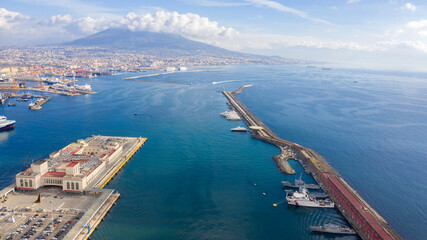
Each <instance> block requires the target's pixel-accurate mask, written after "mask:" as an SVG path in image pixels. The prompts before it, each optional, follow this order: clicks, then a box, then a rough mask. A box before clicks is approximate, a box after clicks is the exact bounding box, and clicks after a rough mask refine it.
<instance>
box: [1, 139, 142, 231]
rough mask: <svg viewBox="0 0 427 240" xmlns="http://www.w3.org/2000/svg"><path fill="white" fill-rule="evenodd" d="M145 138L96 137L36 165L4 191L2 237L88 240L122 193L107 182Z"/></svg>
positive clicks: (32, 165)
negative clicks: (106, 187) (110, 186)
mask: <svg viewBox="0 0 427 240" xmlns="http://www.w3.org/2000/svg"><path fill="white" fill-rule="evenodd" d="M145 141H146V138H141V137H138V138H131V137H111V136H99V135H94V136H91V137H89V138H87V139H84V140H78V141H76V142H74V143H71V144H69V145H67V146H66V147H64V148H62V149H61V150H59V151H56V152H53V153H51V154H50V155H49V157H48V158H46V159H43V160H40V161H37V162H35V163H32V164H31V166H30V167H29V168H27V169H25V170H23V171H22V172H20V173H18V174H17V175H16V183H15V184H12V185H11V186H9V187H7V188H5V189H3V190H2V191H0V198H1V199H2V203H1V207H0V212H1V213H0V227H1V229H2V233H1V237H2V239H24V238H25V239H88V238H89V237H90V235H91V234H92V233H93V231H94V230H95V229H96V228H97V226H98V225H99V224H100V222H101V221H102V219H103V218H104V216H105V215H106V214H107V213H108V211H109V209H110V208H111V207H112V206H113V205H114V204H115V202H116V201H117V199H118V198H119V196H120V194H119V193H118V192H116V191H115V190H114V189H104V186H105V185H106V184H108V182H109V181H110V180H111V179H112V178H113V177H114V175H115V174H116V173H117V172H118V171H119V170H120V169H121V168H122V167H123V166H124V164H125V163H126V162H127V161H128V160H129V159H130V158H131V157H132V156H133V155H134V154H135V152H136V151H137V150H138V149H139V148H140V147H141V146H142V145H143V144H144V143H145Z"/></svg>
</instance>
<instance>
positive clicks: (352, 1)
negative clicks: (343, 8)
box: [347, 0, 362, 4]
mask: <svg viewBox="0 0 427 240" xmlns="http://www.w3.org/2000/svg"><path fill="white" fill-rule="evenodd" d="M360 1H362V0H348V1H347V3H349V4H350V3H357V2H360Z"/></svg>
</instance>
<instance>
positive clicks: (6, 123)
mask: <svg viewBox="0 0 427 240" xmlns="http://www.w3.org/2000/svg"><path fill="white" fill-rule="evenodd" d="M15 122H16V121H15V120H7V118H6V117H5V116H0V131H2V130H6V129H9V128H13V127H15Z"/></svg>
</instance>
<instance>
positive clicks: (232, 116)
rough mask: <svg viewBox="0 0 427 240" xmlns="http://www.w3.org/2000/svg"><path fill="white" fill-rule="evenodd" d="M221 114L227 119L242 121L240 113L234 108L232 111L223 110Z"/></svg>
mask: <svg viewBox="0 0 427 240" xmlns="http://www.w3.org/2000/svg"><path fill="white" fill-rule="evenodd" d="M220 115H221V116H223V117H225V118H227V120H230V121H240V120H241V119H240V117H239V114H237V112H236V111H234V110H232V111H230V112H228V111H225V112H222V113H221V114H220Z"/></svg>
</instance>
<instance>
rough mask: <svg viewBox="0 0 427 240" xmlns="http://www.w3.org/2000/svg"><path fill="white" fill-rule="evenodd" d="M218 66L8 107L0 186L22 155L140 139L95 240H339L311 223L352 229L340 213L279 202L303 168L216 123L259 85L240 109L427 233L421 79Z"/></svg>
mask: <svg viewBox="0 0 427 240" xmlns="http://www.w3.org/2000/svg"><path fill="white" fill-rule="evenodd" d="M215 69H216V68H215ZM218 69H219V68H218ZM220 69H221V70H220V71H212V72H198V73H179V74H171V75H163V76H157V77H154V78H150V79H153V80H154V79H156V80H163V81H175V82H179V81H182V82H192V83H193V85H192V86H187V85H177V84H165V83H147V82H138V81H122V80H121V78H123V77H127V76H135V75H138V74H123V75H120V76H102V77H100V78H94V79H86V80H84V81H83V82H88V83H90V84H91V85H92V88H93V89H94V90H95V91H98V92H99V93H98V94H96V95H91V96H75V97H68V96H54V97H53V98H52V99H51V100H50V101H49V102H48V103H46V104H45V105H44V106H43V108H42V109H41V110H40V111H30V110H28V108H27V105H28V103H20V102H18V103H17V106H16V107H7V106H4V107H1V108H0V115H3V114H4V115H6V116H7V117H8V118H10V119H15V120H17V127H16V128H15V129H14V130H12V131H7V132H1V133H0V156H1V159H0V168H1V169H2V170H3V174H2V175H1V176H0V185H1V186H3V187H4V186H7V185H8V184H10V183H12V182H13V177H14V175H15V174H16V173H17V172H18V171H19V170H20V168H21V166H22V164H23V162H24V161H25V158H26V156H27V153H28V152H31V156H32V158H33V159H35V160H38V159H41V158H43V157H46V156H47V155H48V154H49V153H51V152H53V151H55V150H58V149H60V148H62V147H63V146H65V145H67V144H68V143H70V142H72V141H75V140H76V139H79V138H84V137H87V136H90V135H92V134H102V135H118V136H143V137H147V138H148V141H147V142H146V144H145V145H144V146H143V147H142V148H141V150H140V151H139V152H138V153H137V154H136V155H135V156H134V157H133V158H132V159H131V160H130V162H129V164H127V165H126V166H125V167H124V168H123V170H122V171H120V172H119V173H118V175H117V176H116V177H115V178H114V179H113V180H112V181H111V182H110V183H109V184H108V185H107V187H108V188H114V189H117V191H119V192H120V193H121V195H122V197H121V198H120V199H119V201H118V204H117V205H116V206H115V207H114V208H113V209H112V210H111V212H110V213H109V214H108V215H107V216H106V218H105V221H104V222H102V224H101V225H100V226H99V228H98V230H96V232H95V233H94V235H93V237H92V239H166V238H169V239H335V237H334V236H331V235H319V234H312V233H310V232H309V231H308V226H310V225H316V224H322V223H325V222H329V221H330V220H333V221H334V222H337V223H341V224H347V223H346V221H345V219H343V218H342V217H341V216H340V214H339V212H338V211H337V210H335V209H332V210H330V209H329V210H318V209H304V208H294V207H288V206H287V205H286V203H282V204H279V206H278V207H276V208H274V207H273V206H272V204H273V203H277V202H280V201H282V200H283V199H284V195H285V192H284V190H283V189H282V188H281V183H280V181H282V180H291V181H292V180H293V179H294V178H296V177H299V173H300V172H303V169H302V168H301V166H299V164H298V163H296V162H291V164H292V166H293V167H295V169H296V170H297V172H298V174H297V175H296V176H290V177H289V176H286V175H283V174H281V173H279V172H278V170H277V168H276V166H275V164H274V162H273V160H272V158H271V157H272V156H273V155H275V154H277V153H278V152H279V151H278V149H277V148H275V147H274V146H271V145H269V144H266V143H263V142H260V141H258V140H255V139H253V138H252V137H251V136H250V134H249V133H246V134H241V133H231V132H230V131H229V129H230V128H232V127H236V126H238V125H242V124H243V123H242V122H240V123H236V122H228V121H226V120H225V119H223V118H221V117H220V116H219V113H221V112H223V111H225V110H226V109H227V108H226V104H225V101H226V100H225V98H224V97H223V96H222V95H221V94H219V93H217V92H216V91H217V90H221V89H222V88H223V87H225V88H226V89H237V88H239V87H240V86H242V85H244V84H249V83H251V84H253V85H254V86H253V87H252V88H249V89H248V90H246V91H245V92H243V93H242V94H241V95H239V99H241V100H242V102H243V103H244V104H246V105H247V106H248V107H249V109H251V110H252V111H253V112H254V113H255V114H256V115H257V116H258V117H259V118H260V119H261V120H263V121H264V123H265V124H267V125H268V126H269V127H270V128H271V129H272V130H273V131H275V132H276V133H277V135H279V136H281V137H282V138H284V139H287V140H291V141H294V142H297V143H300V144H303V145H305V146H307V147H310V148H312V149H314V150H316V151H317V152H319V153H320V154H322V155H323V156H324V157H325V158H326V159H327V160H328V161H329V162H330V163H331V165H332V166H333V167H334V168H336V169H337V170H338V171H339V172H340V174H341V175H342V176H343V178H344V179H345V180H346V181H347V182H349V183H350V185H351V186H352V187H353V188H355V189H356V190H357V191H358V192H359V193H360V194H361V196H362V197H363V198H364V199H365V200H366V201H368V203H369V204H371V205H372V206H373V207H374V208H375V209H376V210H377V211H378V212H379V213H380V214H381V215H382V216H383V217H384V218H385V219H386V220H387V221H388V222H389V223H390V225H392V227H393V228H395V229H396V231H397V232H398V233H399V234H401V235H402V236H403V237H404V238H405V239H423V238H424V237H425V236H427V230H426V228H425V227H424V226H425V223H426V210H425V209H427V189H426V186H427V185H426V183H427V178H426V176H425V170H426V169H427V162H426V161H425V156H426V155H427V148H426V146H427V137H426V136H427V135H426V133H427V123H426V122H425V120H426V119H427V109H426V106H427V81H426V80H425V79H426V77H427V75H422V74H408V73H390V72H373V71H362V70H339V69H334V70H332V71H322V70H320V69H309V68H305V67H302V66H293V65H289V66H227V67H221V68H220ZM214 81H215V82H219V81H226V82H223V83H220V84H216V85H212V82H214ZM135 112H136V113H137V115H136V116H134V114H133V113H135ZM303 178H304V179H305V180H306V181H308V182H313V180H312V179H311V178H310V176H307V175H305V174H304V175H303ZM254 183H256V186H254ZM263 193H265V195H263ZM336 239H357V238H355V237H336Z"/></svg>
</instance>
